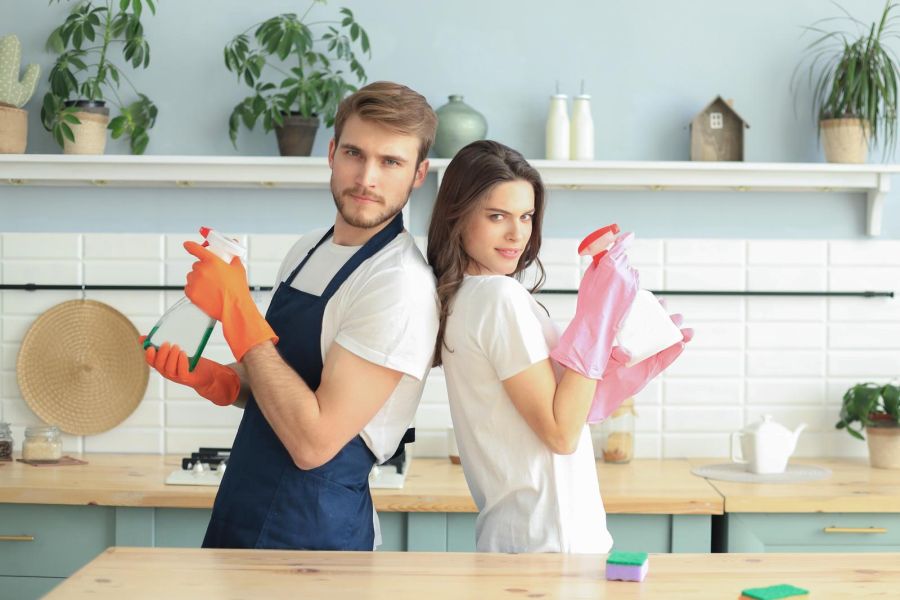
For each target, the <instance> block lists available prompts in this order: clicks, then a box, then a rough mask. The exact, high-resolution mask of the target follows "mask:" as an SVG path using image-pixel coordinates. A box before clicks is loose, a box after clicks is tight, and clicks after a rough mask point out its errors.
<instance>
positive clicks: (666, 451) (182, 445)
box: [0, 232, 900, 485]
mask: <svg viewBox="0 0 900 600" xmlns="http://www.w3.org/2000/svg"><path fill="white" fill-rule="evenodd" d="M227 233H232V232H227ZM237 237H238V238H239V240H240V241H242V243H244V244H246V245H247V246H248V249H249V260H248V262H247V265H248V267H247V269H248V275H249V280H250V283H251V284H252V285H264V286H270V285H273V283H274V278H275V273H276V272H277V269H278V266H279V265H280V263H281V260H282V258H283V256H284V254H285V253H286V252H287V251H288V250H289V248H290V247H291V246H292V245H293V244H294V243H295V242H296V241H297V240H298V239H299V236H295V235H269V234H253V235H249V236H247V235H238V236H237ZM187 239H192V240H195V241H198V240H199V235H198V234H196V233H193V232H190V233H186V234H184V235H178V234H167V235H158V234H140V235H137V236H135V235H134V234H122V235H119V234H97V233H84V234H0V257H2V260H0V281H2V282H4V283H27V282H36V283H62V284H75V285H77V284H79V283H80V282H81V281H82V275H83V279H84V281H85V282H86V283H88V284H104V283H108V284H132V285H144V284H148V285H158V284H162V283H165V284H167V285H178V286H182V285H184V280H185V276H186V274H187V273H188V272H189V271H190V268H191V264H192V262H193V257H191V256H190V255H188V254H187V253H186V252H185V251H184V249H183V248H182V243H183V242H184V241H185V240H187ZM417 241H418V242H420V243H421V245H422V249H423V252H424V248H425V241H426V240H424V238H420V239H418V240H417ZM578 241H579V240H577V239H571V238H566V239H554V238H545V243H544V247H543V249H542V259H543V260H544V261H545V268H546V269H547V275H548V280H547V282H546V283H545V287H546V288H551V289H552V288H557V289H569V290H573V291H574V290H577V288H578V284H579V282H580V277H581V275H580V273H581V269H582V268H583V267H585V266H586V265H587V264H588V262H589V259H587V258H584V257H578V256H577V255H576V246H577V243H578ZM628 254H629V258H630V262H631V264H632V265H633V266H634V267H635V268H637V269H638V270H639V271H640V273H641V285H642V287H645V288H648V289H672V290H687V289H695V290H742V289H756V290H759V289H766V290H769V289H771V290H798V291H812V290H825V289H830V290H846V291H861V290H866V289H871V290H879V291H897V292H900V241H894V240H877V241H875V240H859V241H855V240H854V241H836V242H829V241H825V240H669V241H663V240H653V239H638V240H636V241H635V243H634V244H633V245H632V247H631V248H630V249H629V251H628ZM182 296H183V293H182V292H180V291H176V292H165V293H163V292H151V291H147V292H123V291H108V292H88V293H87V297H88V298H91V299H94V300H98V301H101V302H105V303H107V304H109V305H111V306H113V307H114V308H116V309H117V310H119V311H120V312H122V313H123V314H125V315H126V316H127V317H128V318H129V319H130V320H131V321H132V322H133V323H134V324H135V327H136V328H137V329H138V330H139V331H140V332H141V333H147V332H148V331H149V330H150V328H151V327H152V326H153V325H154V324H155V323H156V321H157V320H158V318H159V316H160V315H161V314H162V312H163V311H164V310H165V308H166V307H168V306H171V304H173V303H174V302H175V301H177V300H178V299H180V298H181V297H182ZM80 297H81V293H80V291H72V292H68V291H61V292H51V291H40V292H20V291H4V292H0V342H2V343H0V407H2V411H3V417H4V418H5V419H6V420H7V421H10V422H11V423H12V424H13V431H14V434H16V435H17V436H18V437H17V439H21V435H22V430H23V429H24V427H25V426H26V425H30V424H37V423H39V422H40V419H39V418H38V417H37V416H36V415H34V413H32V411H31V410H30V409H29V408H28V406H27V404H26V403H25V401H24V400H23V399H22V398H21V395H20V393H19V390H18V385H17V384H16V381H15V365H16V356H17V354H18V350H19V344H20V342H21V340H22V338H23V337H24V335H25V332H26V331H27V329H28V327H30V326H31V324H32V323H33V321H34V319H35V317H37V316H38V315H40V314H41V313H43V312H44V311H46V310H47V309H49V308H51V307H52V306H54V305H56V304H58V303H59V302H63V301H66V300H69V299H75V298H80ZM660 297H661V298H664V299H665V300H666V301H667V303H668V310H669V312H671V313H682V314H683V315H684V316H685V319H686V323H685V324H686V325H687V326H691V327H693V328H694V329H695V338H694V341H692V342H691V343H690V344H688V346H687V348H686V350H685V352H684V354H683V355H682V356H681V358H679V360H678V361H677V362H676V363H675V364H674V365H672V367H670V368H669V369H668V370H667V371H666V372H665V373H664V374H663V375H662V376H661V377H659V378H657V379H656V380H654V381H653V382H651V383H650V384H649V385H648V386H647V387H646V388H645V389H644V390H642V391H641V392H640V393H639V394H637V395H636V400H635V403H636V410H637V413H638V417H637V421H636V428H637V432H638V433H637V437H636V449H635V452H636V455H637V456H638V457H679V456H710V457H714V456H716V457H724V456H727V454H728V444H729V437H728V436H729V433H730V432H731V431H736V430H738V429H740V428H742V427H743V426H745V425H746V424H747V423H749V422H751V421H752V420H754V419H755V418H757V417H758V416H759V415H761V414H764V413H770V414H773V415H775V417H776V419H777V420H779V422H782V423H784V424H785V425H790V426H793V425H796V424H797V423H799V422H800V421H806V422H807V423H808V424H809V428H808V430H807V431H804V433H803V434H802V435H801V436H800V442H799V445H798V449H797V455H798V456H823V455H840V456H865V454H866V448H865V444H864V443H861V442H858V441H856V440H853V439H852V438H850V436H849V435H847V434H846V433H845V432H838V431H835V430H834V429H833V427H834V422H835V421H836V420H837V415H838V412H839V410H840V403H841V397H842V395H843V393H844V392H845V391H846V390H847V388H849V387H850V386H851V385H853V384H855V383H858V382H862V381H867V380H873V381H876V382H879V383H884V382H887V381H889V380H890V379H892V378H894V377H896V376H897V374H898V373H900V341H897V340H900V297H898V298H894V299H885V298H873V299H858V298H832V299H825V298H814V297H810V298H795V297H774V298H770V297H750V298H748V297H741V296H720V297H705V296H672V295H670V296H665V294H660ZM270 298H271V296H270V294H261V295H260V298H259V299H258V300H259V301H258V305H259V307H260V310H261V311H263V312H264V311H265V308H266V307H267V305H268V302H269V300H270ZM538 300H539V301H540V302H541V303H543V304H544V305H545V306H546V307H547V308H548V310H549V311H550V313H551V315H552V317H553V318H554V320H555V321H556V322H557V323H558V324H559V326H560V328H561V329H562V328H564V327H566V326H567V325H568V321H569V320H570V319H571V317H572V316H573V314H574V311H575V305H576V301H577V296H576V294H574V293H572V294H562V295H551V294H543V295H541V296H539V298H538ZM204 357H206V358H208V359H210V360H216V361H218V362H222V363H229V362H232V361H233V356H232V355H231V351H230V349H229V348H228V346H227V344H226V343H225V340H224V338H223V336H222V333H221V327H216V329H215V331H214V333H213V335H212V337H211V339H210V343H209V345H208V346H207V349H206V351H205V352H204ZM241 415H242V411H240V410H239V409H235V408H220V407H216V406H214V405H212V404H211V403H210V402H208V401H207V400H205V399H203V398H201V397H199V396H198V395H197V394H196V392H194V391H193V390H192V389H190V388H188V387H185V386H182V385H178V384H175V383H173V382H170V381H166V380H164V379H163V378H162V377H160V376H159V375H158V374H156V373H155V372H154V371H152V370H151V376H150V380H149V383H148V388H147V391H146V393H145V395H144V400H143V401H142V402H141V404H140V405H139V406H138V408H137V410H136V411H135V412H134V413H133V414H132V415H131V416H130V417H128V419H126V420H125V422H124V423H122V424H121V425H119V426H118V427H116V428H114V429H113V430H111V431H110V432H106V433H103V434H100V435H98V436H86V437H80V436H66V441H65V444H66V448H67V451H75V450H80V449H84V450H87V451H95V452H96V451H101V452H106V451H110V452H173V453H187V452H190V451H195V450H196V449H197V447H198V446H200V445H201V444H202V445H210V446H230V445H231V443H232V440H233V437H234V434H235V431H236V428H237V425H238V423H239V421H240V417H241ZM449 424H450V414H449V406H448V404H447V393H446V384H445V381H444V378H443V371H442V370H441V369H440V368H437V369H432V372H431V374H430V376H429V378H428V380H427V382H426V385H425V391H424V395H423V398H422V402H421V405H420V409H419V411H418V413H417V417H416V425H417V438H418V441H417V442H416V444H415V447H414V449H413V453H414V454H416V455H418V456H446V453H447V436H446V427H447V426H448V425H449ZM601 485H602V482H601Z"/></svg>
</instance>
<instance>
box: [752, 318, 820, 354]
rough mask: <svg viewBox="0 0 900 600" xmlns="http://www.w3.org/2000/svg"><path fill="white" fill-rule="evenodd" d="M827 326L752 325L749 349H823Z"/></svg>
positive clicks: (815, 324) (794, 324)
mask: <svg viewBox="0 0 900 600" xmlns="http://www.w3.org/2000/svg"><path fill="white" fill-rule="evenodd" d="M824 347H825V325H824V324H822V323H750V324H748V325H747V348H752V349H755V350H758V349H765V348H776V349H788V348H800V349H808V350H810V349H823V348H824Z"/></svg>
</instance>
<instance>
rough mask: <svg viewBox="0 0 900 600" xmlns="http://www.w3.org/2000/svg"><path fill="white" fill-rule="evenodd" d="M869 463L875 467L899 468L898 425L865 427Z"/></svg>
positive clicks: (899, 435)
mask: <svg viewBox="0 0 900 600" xmlns="http://www.w3.org/2000/svg"><path fill="white" fill-rule="evenodd" d="M866 442H867V443H868V444H869V464H870V465H872V467H874V468H876V469H900V427H866Z"/></svg>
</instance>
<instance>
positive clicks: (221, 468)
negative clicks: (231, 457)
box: [216, 460, 228, 476]
mask: <svg viewBox="0 0 900 600" xmlns="http://www.w3.org/2000/svg"><path fill="white" fill-rule="evenodd" d="M227 463H228V461H227V460H223V461H222V462H220V463H219V468H218V469H216V472H217V473H218V474H219V475H220V476H221V475H224V474H225V466H226V464H227Z"/></svg>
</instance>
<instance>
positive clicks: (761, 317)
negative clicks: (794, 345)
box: [747, 297, 900, 322]
mask: <svg viewBox="0 0 900 600" xmlns="http://www.w3.org/2000/svg"><path fill="white" fill-rule="evenodd" d="M826 302H827V301H826V299H825V298H813V297H807V298H794V297H755V298H748V299H747V320H748V321H776V322H785V321H795V322H797V321H800V322H802V321H824V320H825V316H826V306H827V303H826ZM898 316H900V315H898Z"/></svg>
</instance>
